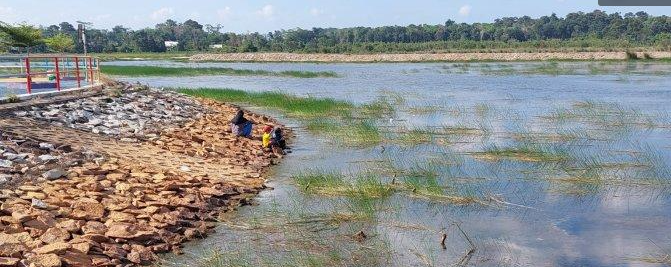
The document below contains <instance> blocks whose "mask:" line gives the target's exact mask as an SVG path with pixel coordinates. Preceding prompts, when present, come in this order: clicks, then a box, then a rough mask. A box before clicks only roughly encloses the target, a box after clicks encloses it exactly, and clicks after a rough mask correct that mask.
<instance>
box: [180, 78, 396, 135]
mask: <svg viewBox="0 0 671 267" xmlns="http://www.w3.org/2000/svg"><path fill="white" fill-rule="evenodd" d="M177 91H179V92H181V93H184V94H187V95H191V96H197V97H203V98H209V99H214V100H217V101H223V102H233V103H248V104H251V105H253V106H257V107H264V108H272V109H277V110H280V111H282V112H285V113H286V114H287V115H289V116H292V117H295V118H297V119H299V120H301V121H302V122H303V123H304V125H305V127H306V128H307V130H308V131H310V132H311V133H316V134H320V135H323V136H327V137H329V138H331V139H332V140H334V141H337V142H339V143H342V144H345V145H348V146H371V145H376V144H379V143H381V142H382V141H383V140H384V138H383V136H382V134H381V133H380V130H379V128H378V127H377V125H376V124H375V122H374V121H373V120H371V119H368V118H366V117H363V118H355V117H354V116H353V114H364V112H363V111H362V110H370V109H371V107H370V106H355V105H353V104H351V103H349V102H346V101H341V100H335V99H331V98H313V97H298V96H294V95H289V94H285V93H282V92H246V91H242V90H235V89H214V88H201V89H185V88H182V89H177ZM374 106H381V105H378V104H376V105H374ZM387 108H389V107H385V108H384V110H388V109H387Z"/></svg>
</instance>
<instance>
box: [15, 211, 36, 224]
mask: <svg viewBox="0 0 671 267" xmlns="http://www.w3.org/2000/svg"><path fill="white" fill-rule="evenodd" d="M12 218H14V219H15V220H17V221H18V222H20V223H24V222H27V221H30V220H32V219H34V218H35V215H32V214H29V213H27V212H25V211H18V210H17V211H14V212H12Z"/></svg>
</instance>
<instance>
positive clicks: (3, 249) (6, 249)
mask: <svg viewBox="0 0 671 267" xmlns="http://www.w3.org/2000/svg"><path fill="white" fill-rule="evenodd" d="M24 251H26V246H24V245H23V244H10V243H2V244H0V257H12V258H20V257H21V253H22V252H24Z"/></svg>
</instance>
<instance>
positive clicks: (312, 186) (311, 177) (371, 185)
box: [293, 170, 394, 199]
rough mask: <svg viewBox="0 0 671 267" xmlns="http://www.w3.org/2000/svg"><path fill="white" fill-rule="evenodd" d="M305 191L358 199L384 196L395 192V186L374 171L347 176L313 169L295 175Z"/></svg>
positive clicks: (298, 184) (299, 185)
mask: <svg viewBox="0 0 671 267" xmlns="http://www.w3.org/2000/svg"><path fill="white" fill-rule="evenodd" d="M293 180H294V182H295V183H296V185H297V186H298V187H299V188H300V189H301V190H302V191H304V192H306V193H311V194H319V195H326V196H347V197H352V198H357V199H365V198H384V197H388V196H390V195H391V194H392V193H393V191H394V190H393V187H392V186H390V185H388V184H386V183H383V182H382V179H380V177H379V176H378V175H375V174H372V173H363V174H356V175H353V176H349V177H348V176H345V175H343V174H340V173H335V172H327V171H321V170H311V171H307V172H305V173H300V174H297V175H294V176H293Z"/></svg>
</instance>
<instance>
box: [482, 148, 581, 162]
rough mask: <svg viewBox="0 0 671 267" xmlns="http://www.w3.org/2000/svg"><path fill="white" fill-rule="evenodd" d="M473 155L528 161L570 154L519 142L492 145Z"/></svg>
mask: <svg viewBox="0 0 671 267" xmlns="http://www.w3.org/2000/svg"><path fill="white" fill-rule="evenodd" d="M473 155H474V156H475V157H476V158H479V159H484V160H494V161H496V160H502V159H514V160H520V161H528V162H560V161H566V160H569V159H570V155H569V153H567V152H566V151H563V150H561V149H558V148H554V147H551V146H542V145H537V144H521V145H517V146H510V147H499V146H496V145H492V146H490V147H488V148H486V149H485V150H484V151H483V152H476V153H473Z"/></svg>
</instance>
